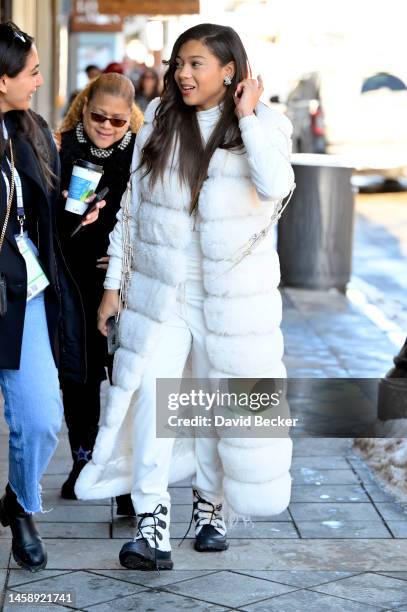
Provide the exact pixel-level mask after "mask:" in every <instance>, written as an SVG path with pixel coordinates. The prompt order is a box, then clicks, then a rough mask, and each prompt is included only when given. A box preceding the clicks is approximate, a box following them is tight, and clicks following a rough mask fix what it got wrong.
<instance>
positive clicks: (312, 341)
mask: <svg viewBox="0 0 407 612" xmlns="http://www.w3.org/2000/svg"><path fill="white" fill-rule="evenodd" d="M284 306H285V309H284V334H285V341H286V359H285V361H286V364H287V367H288V370H289V375H290V376H296V377H352V376H353V377H364V376H368V377H376V376H377V377H378V376H381V375H383V374H384V372H385V371H386V370H387V369H388V367H389V364H390V363H391V359H392V356H393V353H394V352H395V347H394V346H393V345H392V344H391V342H390V341H389V339H388V337H387V335H386V334H385V333H384V332H383V331H382V330H380V329H379V328H378V327H377V326H375V325H374V324H373V323H372V322H371V321H369V320H368V319H367V318H366V317H365V315H364V314H363V313H362V312H361V311H359V310H358V309H357V308H356V307H355V306H353V305H352V304H351V303H350V302H349V301H348V300H347V299H346V297H344V296H342V295H340V294H338V293H337V292H336V291H332V292H328V293H327V292H318V291H304V290H298V289H287V290H285V291H284ZM0 431H2V432H3V433H2V435H1V437H0V479H1V480H2V481H3V482H5V481H6V472H7V462H6V457H7V444H6V436H5V427H4V424H3V426H2V429H1V430H0ZM68 469H69V453H68V444H67V439H66V435H65V434H64V435H63V436H62V439H61V443H60V446H59V447H58V449H57V452H56V454H55V456H54V458H53V461H52V463H51V465H50V467H49V469H48V472H47V475H46V476H45V478H44V480H43V487H44V505H45V507H46V508H53V510H52V512H50V513H47V514H43V515H41V516H39V517H38V519H39V521H40V523H41V532H42V534H43V536H44V537H45V539H46V543H47V547H48V551H49V564H48V568H47V570H46V571H44V572H41V573H40V574H37V575H34V576H32V575H30V574H29V573H27V572H25V571H23V570H20V569H18V568H17V566H16V565H15V563H14V561H13V560H11V559H10V540H9V532H8V530H6V529H3V528H1V529H0V587H1V586H2V585H3V584H4V585H5V586H6V587H7V591H6V595H5V602H4V610H6V611H9V610H20V609H21V610H24V611H25V612H27V610H42V609H43V610H47V609H50V608H53V609H55V610H58V609H66V610H67V609H70V610H72V609H76V610H89V611H94V612H103V611H105V610H140V611H147V610H149V611H150V610H164V611H165V612H166V611H170V610H176V609H177V610H179V609H185V610H187V609H196V610H219V611H221V610H247V611H252V610H253V611H262V610H267V611H272V610H278V611H279V612H282V611H285V610H287V611H289V612H293V611H296V610H307V611H314V610H315V611H316V610H318V611H320V610H324V611H328V612H330V611H331V610H332V611H334V610H340V611H341V612H342V611H344V610H346V611H347V612H348V611H349V612H352V611H359V610H360V611H362V610H366V611H369V610H371V611H374V610H377V611H378V610H399V611H401V610H407V520H406V519H407V514H406V509H405V508H404V507H403V506H402V505H400V504H398V503H397V502H396V501H395V500H393V499H392V498H391V497H390V496H389V495H388V494H387V493H385V492H384V491H382V490H381V489H380V487H379V486H378V485H377V484H376V483H375V482H374V480H373V479H372V476H371V474H370V472H369V470H368V469H367V468H366V467H365V465H364V464H363V463H362V462H361V460H360V459H359V458H358V457H357V456H356V455H355V454H354V453H353V452H352V449H351V441H350V440H347V439H322V438H320V439H317V438H302V439H296V440H295V443H294V459H293V466H292V476H293V492H292V499H291V503H290V506H289V509H288V510H287V511H285V512H284V513H282V514H281V515H279V516H274V517H263V518H262V519H259V520H255V521H254V522H253V524H252V525H247V526H245V525H241V524H239V525H238V526H236V527H235V528H234V529H231V530H230V532H229V537H230V548H229V550H228V551H226V552H224V553H221V554H206V555H205V554H199V553H196V552H195V551H194V550H193V548H192V539H191V537H189V538H187V540H186V541H185V542H184V544H183V545H182V546H181V547H179V546H178V543H179V541H180V538H181V537H182V535H183V534H184V533H185V531H186V527H187V524H188V522H189V518H190V512H191V499H190V488H189V486H188V483H186V482H182V483H179V485H178V486H176V487H174V488H173V489H172V500H173V507H172V536H173V538H174V540H173V556H174V561H175V569H174V570H173V571H172V572H161V573H160V574H159V575H158V574H157V573H156V572H147V573H141V572H132V571H127V570H124V569H123V568H121V566H120V565H119V562H118V552H119V550H120V547H121V545H122V544H123V543H124V542H125V541H126V540H128V539H130V538H131V537H132V534H133V525H132V520H131V519H123V518H117V517H116V516H115V508H114V505H113V503H112V501H111V500H104V501H103V500H102V501H98V502H92V503H84V502H81V503H78V502H67V501H66V500H61V499H60V498H59V495H58V494H59V488H60V485H61V484H62V482H63V480H64V478H65V475H66V473H67V471H68ZM67 591H69V592H72V593H74V595H75V599H74V603H67V602H65V604H63V603H61V604H60V605H50V606H47V605H45V604H42V605H40V606H39V605H33V604H27V603H25V604H21V605H18V604H16V603H13V604H10V603H9V599H10V597H12V596H14V597H15V594H18V593H21V594H24V593H33V592H39V593H57V592H67Z"/></svg>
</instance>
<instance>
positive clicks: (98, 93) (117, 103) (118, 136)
mask: <svg viewBox="0 0 407 612" xmlns="http://www.w3.org/2000/svg"><path fill="white" fill-rule="evenodd" d="M142 121H143V115H142V113H141V111H140V110H139V109H138V107H136V106H135V104H134V87H133V84H132V82H131V81H130V80H129V79H128V78H127V77H125V76H123V75H121V74H116V73H109V74H102V75H101V76H99V77H98V78H97V79H95V80H94V81H92V82H91V83H89V85H88V86H87V87H86V88H85V89H84V90H83V91H82V92H81V93H79V94H78V96H77V97H76V98H75V100H74V101H73V102H72V105H71V107H70V109H69V111H68V114H67V116H66V117H65V119H64V120H63V123H62V126H61V128H60V131H59V132H58V133H57V134H56V139H57V141H58V143H59V149H60V150H59V155H60V160H61V187H62V188H63V189H67V188H68V186H69V181H70V178H71V174H72V168H73V165H74V163H75V161H76V160H77V159H85V160H87V161H90V162H92V163H94V164H97V165H99V166H103V175H102V178H101V180H100V183H99V185H98V187H97V191H100V190H101V189H102V188H103V187H109V194H108V196H107V197H106V200H107V205H106V208H105V210H104V214H103V216H102V215H101V216H100V218H99V220H98V222H97V223H95V224H94V226H93V227H92V229H90V228H88V227H87V228H86V229H83V230H81V231H80V232H79V233H78V234H76V235H75V236H73V237H72V238H71V233H72V230H73V229H74V228H75V227H76V226H77V224H78V216H77V215H75V214H74V213H70V212H67V211H65V209H64V202H63V201H62V200H61V203H60V210H59V232H60V235H61V239H62V242H63V248H64V254H65V257H66V259H67V261H68V263H69V266H70V269H71V272H72V274H73V275H74V278H75V281H76V283H77V285H78V287H79V290H80V293H81V296H82V302H83V305H84V310H85V321H86V346H83V351H82V355H83V356H84V360H85V362H86V364H85V365H86V368H87V379H86V383H84V384H77V383H73V382H71V381H68V380H66V379H64V376H63V372H62V376H61V387H62V391H63V402H64V411H65V420H66V423H67V426H68V432H69V441H70V446H71V451H72V458H73V467H72V471H71V473H70V475H69V477H68V479H67V480H66V482H65V483H64V484H63V486H62V490H61V495H62V497H63V498H65V499H76V497H75V493H74V486H75V482H76V479H77V477H78V475H79V472H80V471H81V469H82V468H83V467H84V466H85V465H86V463H87V462H88V461H89V460H90V458H91V456H92V450H93V445H94V442H95V438H96V434H97V428H98V421H99V413H100V384H101V381H102V380H104V379H105V378H106V374H105V367H106V366H107V367H108V369H110V366H111V363H110V362H109V357H108V355H107V350H106V338H104V337H103V336H102V335H101V334H100V332H98V331H97V328H96V314H97V309H98V306H99V303H100V300H101V298H102V294H103V281H104V277H105V270H106V268H107V260H108V258H107V256H106V252H107V247H108V245H109V233H110V232H111V231H112V229H113V227H114V225H115V222H116V213H117V212H118V210H119V207H120V200H121V196H122V194H123V192H124V190H125V188H126V184H127V181H128V178H129V172H130V165H131V159H132V155H133V147H134V141H135V134H136V132H137V130H138V128H139V127H140V126H141V124H142ZM118 513H119V514H131V513H132V506H131V500H130V498H128V500H126V499H125V498H124V499H123V498H121V499H118Z"/></svg>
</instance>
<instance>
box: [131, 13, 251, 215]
mask: <svg viewBox="0 0 407 612" xmlns="http://www.w3.org/2000/svg"><path fill="white" fill-rule="evenodd" d="M190 40H199V41H200V42H201V43H202V44H204V45H205V46H206V47H208V49H209V50H210V52H211V53H213V54H214V55H215V56H216V57H217V58H218V60H219V62H220V64H221V66H225V65H226V64H228V63H229V62H232V61H233V62H234V64H235V74H234V76H233V80H232V83H231V85H230V86H229V87H227V89H226V92H225V96H224V98H223V105H222V113H221V116H220V118H219V121H218V123H217V124H216V127H215V129H214V130H213V132H212V135H211V137H210V138H209V140H208V142H207V144H206V146H204V144H203V142H202V138H201V133H200V130H199V125H198V120H197V117H196V112H195V107H194V106H188V105H187V104H185V103H184V101H183V99H182V95H181V92H180V90H179V88H178V86H177V84H176V82H175V78H174V75H175V70H176V58H177V56H178V55H179V50H180V48H181V47H182V45H183V44H185V43H186V42H188V41H190ZM166 63H168V69H167V71H166V73H165V75H164V89H163V93H162V96H161V101H160V104H159V106H158V107H157V110H156V113H155V120H154V128H153V131H152V133H151V135H150V137H149V139H148V140H147V142H146V144H145V146H144V148H143V151H142V156H141V161H140V166H139V167H140V168H144V176H147V175H150V185H151V186H153V185H154V184H155V182H156V181H157V179H159V178H160V179H162V178H163V176H164V170H165V167H166V164H167V162H168V159H169V157H170V155H171V153H172V152H173V149H174V147H175V146H176V144H178V145H179V157H178V174H179V177H180V180H181V181H182V182H183V183H185V184H186V185H188V186H189V187H190V190H191V212H192V211H193V210H194V208H195V207H196V205H197V202H198V197H199V192H200V190H201V187H202V183H203V182H204V180H205V178H206V176H207V174H208V167H209V163H210V161H211V158H212V155H213V154H214V152H215V151H216V149H217V148H221V149H240V148H241V147H242V138H241V135H240V130H239V124H238V119H237V117H236V115H235V102H234V99H233V96H234V91H235V89H236V85H237V84H238V83H239V82H240V81H242V80H243V79H246V78H247V77H248V75H249V73H250V66H249V62H248V59H247V54H246V51H245V48H244V46H243V43H242V41H241V40H240V37H239V35H238V34H237V33H236V32H235V30H233V29H232V28H230V27H227V26H220V25H214V24H211V23H203V24H200V25H197V26H194V27H192V28H190V29H189V30H186V32H183V34H181V35H180V36H179V37H178V39H177V40H176V42H175V44H174V47H173V50H172V53H171V57H170V60H169V61H168V62H166Z"/></svg>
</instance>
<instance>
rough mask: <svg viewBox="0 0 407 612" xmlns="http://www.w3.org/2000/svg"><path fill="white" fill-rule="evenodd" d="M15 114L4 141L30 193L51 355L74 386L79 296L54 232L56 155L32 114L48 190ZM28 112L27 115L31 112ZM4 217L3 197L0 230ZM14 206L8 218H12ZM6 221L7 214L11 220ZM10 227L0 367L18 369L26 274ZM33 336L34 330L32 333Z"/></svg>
mask: <svg viewBox="0 0 407 612" xmlns="http://www.w3.org/2000/svg"><path fill="white" fill-rule="evenodd" d="M17 112H19V111H10V112H8V113H6V115H5V124H6V127H7V130H8V133H9V137H10V138H11V139H12V141H13V150H14V157H15V163H16V168H17V170H18V172H19V174H20V175H21V177H22V180H26V182H27V184H29V185H30V188H32V189H33V190H34V192H35V198H36V205H37V208H38V246H39V259H40V262H41V265H42V267H43V269H44V271H45V274H46V275H47V278H48V280H49V282H50V285H49V286H48V287H47V288H46V289H45V295H44V297H45V308H46V316H47V325H48V332H49V338H50V343H51V348H52V352H53V355H54V359H55V362H56V364H57V365H59V366H61V367H62V368H63V371H64V374H65V377H66V378H67V379H69V380H73V381H76V382H80V381H83V380H84V379H85V378H86V364H85V360H84V357H83V355H82V354H81V347H82V345H83V337H84V332H85V329H84V317H83V308H82V304H81V300H80V295H79V292H78V289H77V286H76V285H75V282H74V281H73V278H72V276H71V274H70V272H69V269H68V267H67V264H66V262H65V260H64V257H63V255H62V252H61V246H60V242H59V239H58V236H57V229H56V214H55V212H56V205H57V201H58V198H59V197H60V185H59V170H60V168H59V157H58V152H57V150H56V147H55V143H54V141H53V138H52V136H51V133H50V131H49V129H48V127H47V124H46V123H45V121H44V120H43V119H42V118H41V117H40V116H39V115H35V114H34V113H33V116H34V117H35V119H36V120H37V123H38V125H39V126H40V128H41V129H42V130H44V132H45V134H46V136H47V139H48V142H49V147H50V154H51V168H52V171H53V173H54V174H55V176H56V180H55V184H54V187H53V188H52V189H51V190H48V189H47V186H46V183H45V180H44V177H43V175H42V173H41V169H40V166H39V164H38V161H37V158H36V155H35V153H34V151H33V149H32V147H31V145H30V144H29V143H28V142H27V140H26V139H24V138H23V137H22V135H21V134H20V133H19V130H18V127H17V126H18V122H17V121H16V116H17ZM30 112H31V111H30ZM5 213H6V205H5V198H4V197H2V198H1V201H0V227H3V222H4V217H5ZM15 214H16V208H15V203H14V204H13V207H12V210H11V215H14V216H15ZM10 219H11V216H10ZM14 230H15V224H13V223H12V222H11V221H9V223H8V226H7V231H6V237H5V240H4V243H3V248H2V251H1V253H0V270H1V271H2V272H3V273H4V274H5V276H6V279H7V301H8V306H7V314H6V315H5V316H4V317H0V368H6V369H14V370H16V369H18V368H19V367H20V357H21V343H22V335H23V329H24V316H25V308H26V295H27V272H26V265H25V261H24V259H23V257H22V256H21V255H20V253H19V251H18V248H17V244H16V241H15V238H14ZM33 333H35V330H33Z"/></svg>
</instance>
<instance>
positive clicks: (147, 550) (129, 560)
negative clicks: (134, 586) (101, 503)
mask: <svg viewBox="0 0 407 612" xmlns="http://www.w3.org/2000/svg"><path fill="white" fill-rule="evenodd" d="M168 514H169V509H168V508H167V507H166V506H163V505H162V504H158V505H157V506H156V508H155V510H154V512H145V513H143V514H139V515H138V518H139V520H138V525H137V534H136V537H135V538H134V540H132V541H131V542H127V543H126V544H125V545H124V546H123V547H122V549H121V551H120V556H119V559H120V563H121V565H123V567H126V568H127V569H133V570H147V571H148V570H171V569H172V568H173V565H174V564H173V562H172V560H171V546H170V538H169V518H167V519H166V520H164V518H163V517H167V515H168Z"/></svg>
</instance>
